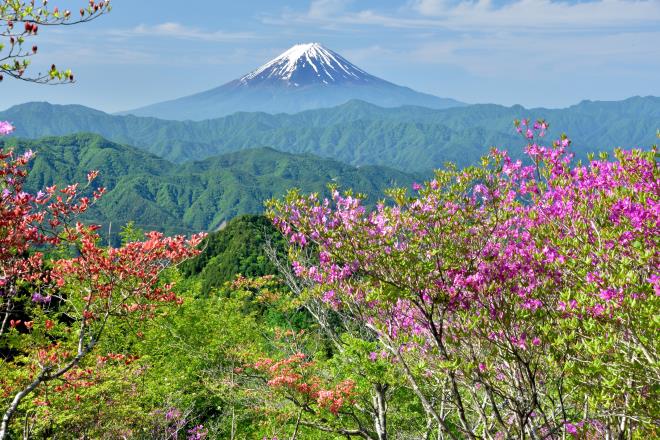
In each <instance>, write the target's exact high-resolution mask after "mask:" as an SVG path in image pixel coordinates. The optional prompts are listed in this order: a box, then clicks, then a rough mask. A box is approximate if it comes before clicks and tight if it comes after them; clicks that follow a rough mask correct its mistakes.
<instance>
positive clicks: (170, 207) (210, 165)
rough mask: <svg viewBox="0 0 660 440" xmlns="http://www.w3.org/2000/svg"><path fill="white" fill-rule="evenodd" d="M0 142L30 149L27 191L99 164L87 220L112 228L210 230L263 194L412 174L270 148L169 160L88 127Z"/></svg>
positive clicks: (381, 182)
mask: <svg viewBox="0 0 660 440" xmlns="http://www.w3.org/2000/svg"><path fill="white" fill-rule="evenodd" d="M1 146H13V147H15V148H18V149H19V150H25V149H28V148H29V149H32V150H34V151H36V152H37V155H36V158H35V159H34V160H33V161H32V162H31V167H32V172H31V173H30V175H29V180H28V188H29V189H30V190H32V191H37V190H39V189H42V188H43V187H45V186H48V185H52V184H54V183H57V184H63V183H72V182H85V181H86V174H87V172H88V171H90V170H99V172H100V174H99V178H98V180H97V181H95V184H96V185H97V186H105V187H106V188H107V189H108V193H107V194H106V195H105V196H104V197H103V198H102V200H101V202H100V203H99V205H98V206H96V207H95V208H94V209H92V210H91V211H90V213H89V215H88V216H87V220H90V221H94V222H98V223H102V224H108V223H109V222H112V223H113V224H114V225H115V230H118V227H119V226H121V225H123V224H126V223H127V222H129V221H132V220H133V221H135V223H136V224H137V225H138V226H139V227H142V228H144V229H156V230H162V231H165V232H169V233H181V232H185V233H190V232H194V231H201V230H214V229H217V228H218V227H219V226H221V225H222V224H223V223H224V222H225V221H227V220H230V219H231V218H233V217H235V216H237V215H240V214H246V213H253V214H256V213H260V212H262V211H263V209H264V205H263V203H264V201H266V200H268V199H270V198H272V197H277V196H281V195H283V194H284V193H285V192H286V191H288V190H289V189H290V188H293V187H297V188H300V189H301V190H303V191H305V192H320V193H323V192H326V189H327V188H326V185H327V184H328V183H336V184H338V185H340V187H341V188H344V189H348V188H352V189H354V190H356V191H358V192H362V193H365V194H368V195H369V196H370V198H369V200H370V201H371V203H375V202H376V201H377V200H378V199H379V198H382V197H384V195H383V190H384V189H385V188H387V187H390V186H392V185H396V184H398V185H406V186H408V185H410V184H411V183H412V181H413V176H411V175H409V174H405V173H402V172H399V171H395V170H392V169H389V168H384V167H361V168H355V167H353V166H350V165H346V164H343V163H340V162H337V161H334V160H328V159H321V158H319V157H316V156H312V155H309V154H305V155H294V154H290V153H282V152H279V151H275V150H273V149H270V148H260V149H251V150H244V151H238V152H234V153H228V154H225V155H222V156H218V157H212V158H208V159H206V160H204V161H199V162H188V163H186V164H182V165H176V164H173V163H171V162H168V161H166V160H164V159H162V158H159V157H157V156H154V155H152V154H149V153H147V152H145V151H142V150H139V149H136V148H133V147H129V146H126V145H120V144H116V143H114V142H110V141H108V140H105V139H103V138H102V137H100V136H98V135H95V134H77V135H70V136H64V137H47V138H42V139H38V140H34V141H28V140H21V139H4V140H0V147H1Z"/></svg>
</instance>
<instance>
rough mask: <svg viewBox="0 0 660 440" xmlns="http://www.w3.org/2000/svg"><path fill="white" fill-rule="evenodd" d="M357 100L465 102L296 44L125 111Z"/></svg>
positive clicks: (195, 112)
mask: <svg viewBox="0 0 660 440" xmlns="http://www.w3.org/2000/svg"><path fill="white" fill-rule="evenodd" d="M353 99H359V100H362V101H366V102H369V103H372V104H376V105H378V106H381V107H399V106H402V105H417V106H422V107H430V108H435V109H444V108H449V107H457V106H461V105H464V104H462V103H460V102H458V101H455V100H453V99H448V98H439V97H437V96H433V95H428V94H425V93H420V92H416V91H414V90H412V89H410V88H408V87H402V86H398V85H396V84H393V83H391V82H388V81H385V80H383V79H380V78H377V77H375V76H373V75H370V74H369V73H367V72H365V71H364V70H362V69H360V68H359V67H357V66H355V65H354V64H352V63H350V62H349V61H348V60H346V59H345V58H344V57H342V56H341V55H339V54H338V53H336V52H333V51H332V50H330V49H327V48H325V47H323V46H322V45H320V44H318V43H308V44H297V45H295V46H293V47H291V48H290V49H289V50H287V51H286V52H284V53H282V54H281V55H280V56H278V57H277V58H275V59H273V60H271V61H269V62H267V63H266V64H264V65H263V66H261V67H259V68H258V69H256V70H254V71H252V72H250V73H248V74H247V75H244V76H243V77H241V78H239V79H236V80H234V81H231V82H229V83H227V84H225V85H222V86H220V87H217V88H215V89H211V90H208V91H205V92H201V93H197V94H194V95H190V96H186V97H183V98H179V99H175V100H172V101H165V102H161V103H157V104H153V105H149V106H147V107H142V108H139V109H136V110H132V111H128V112H125V114H133V115H136V116H153V117H157V118H161V119H175V120H186V119H190V120H203V119H213V118H217V117H221V116H225V115H228V114H231V113H235V112H240V111H243V112H257V111H260V112H266V113H296V112H300V111H303V110H310V109H317V108H325V107H334V106H337V105H340V104H343V103H345V102H348V101H350V100H353Z"/></svg>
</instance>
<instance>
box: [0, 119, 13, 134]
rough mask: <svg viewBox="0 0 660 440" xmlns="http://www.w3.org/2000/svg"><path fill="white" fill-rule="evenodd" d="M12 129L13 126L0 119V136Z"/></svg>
mask: <svg viewBox="0 0 660 440" xmlns="http://www.w3.org/2000/svg"><path fill="white" fill-rule="evenodd" d="M13 131H14V126H13V125H11V124H10V123H9V122H7V121H0V136H6V135H8V134H10V133H11V132H13Z"/></svg>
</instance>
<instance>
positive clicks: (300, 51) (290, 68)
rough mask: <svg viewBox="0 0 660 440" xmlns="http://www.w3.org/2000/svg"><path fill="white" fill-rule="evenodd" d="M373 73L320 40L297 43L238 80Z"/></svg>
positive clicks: (358, 79) (350, 77)
mask: <svg viewBox="0 0 660 440" xmlns="http://www.w3.org/2000/svg"><path fill="white" fill-rule="evenodd" d="M374 80H376V78H375V77H373V76H371V75H369V74H368V73H367V72H365V71H364V70H362V69H360V68H359V67H357V66H355V65H353V64H351V63H350V62H349V61H347V60H346V59H345V58H343V57H342V56H341V55H339V54H337V53H336V52H333V51H331V50H330V49H327V48H325V47H323V46H322V45H321V44H319V43H306V44H296V45H295V46H293V47H291V48H290V49H288V50H287V51H285V52H283V53H282V54H281V55H279V56H278V57H276V58H274V59H272V60H271V61H269V62H267V63H266V64H264V65H263V66H261V67H259V68H258V69H256V70H254V71H252V72H250V73H249V74H247V75H245V76H244V77H242V78H241V79H240V80H239V81H240V83H241V84H244V85H249V84H251V83H261V82H271V83H272V82H280V81H282V82H285V83H286V85H289V86H294V87H299V86H304V85H309V84H315V83H316V84H326V85H330V84H338V83H365V82H373V81H374Z"/></svg>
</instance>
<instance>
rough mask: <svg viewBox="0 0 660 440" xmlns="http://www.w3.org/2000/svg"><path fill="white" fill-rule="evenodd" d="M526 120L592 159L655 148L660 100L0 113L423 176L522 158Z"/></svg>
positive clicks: (62, 130)
mask: <svg viewBox="0 0 660 440" xmlns="http://www.w3.org/2000/svg"><path fill="white" fill-rule="evenodd" d="M522 117H530V118H533V119H534V118H546V119H547V120H548V121H549V122H550V124H551V130H550V132H549V134H548V137H549V138H552V137H553V136H558V135H560V134H561V133H562V132H566V133H567V134H568V135H569V136H570V137H571V138H572V139H573V141H574V142H573V147H574V150H575V151H576V152H577V153H578V156H579V157H585V156H586V153H587V152H595V151H603V150H612V149H613V148H614V147H619V146H621V147H638V146H641V147H648V146H650V145H651V144H653V143H654V142H656V141H657V139H656V138H655V131H656V129H657V128H659V125H660V98H657V97H634V98H629V99H626V100H623V101H612V102H607V101H595V102H592V101H583V102H581V103H580V104H577V105H574V106H571V107H568V108H565V109H543V108H537V109H526V108H524V107H521V106H513V107H504V106H499V105H494V104H483V105H481V104H480V105H470V106H464V107H456V108H450V109H444V110H434V109H429V108H423V107H412V106H407V107H399V108H382V107H378V106H375V105H372V104H368V103H365V102H362V101H350V102H348V103H346V104H343V105H341V106H338V107H334V108H330V109H319V110H310V111H305V112H301V113H297V114H294V115H287V114H279V115H269V114H265V113H237V114H234V115H231V116H227V117H223V118H219V119H214V120H207V121H200V122H191V121H187V122H180V121H165V120H160V119H155V118H149V117H136V116H116V115H109V114H107V113H103V112H100V111H97V110H93V109H90V108H87V107H83V106H78V105H66V106H61V105H51V104H48V103H27V104H22V105H18V106H14V107H12V108H10V109H8V110H6V111H4V112H0V120H9V121H11V122H13V123H14V125H16V127H17V130H16V133H15V134H16V136H19V137H27V138H39V137H42V136H48V135H67V134H71V133H77V132H93V133H98V134H100V135H102V136H103V137H105V138H107V139H110V140H112V141H114V142H119V143H125V144H129V145H134V146H136V147H139V148H141V149H143V150H146V151H148V152H150V153H152V154H154V155H156V156H160V157H163V158H165V159H168V160H171V161H174V162H184V161H190V160H202V159H205V158H208V157H212V156H217V155H219V154H225V153H228V152H232V151H238V150H243V149H249V148H258V147H271V148H275V149H277V150H280V151H284V152H290V153H311V154H314V155H317V156H321V157H327V158H332V159H335V160H339V161H342V162H346V163H348V164H351V165H354V166H364V165H382V166H388V167H391V168H396V169H401V170H404V171H408V172H425V173H426V172H429V171H430V170H431V169H433V168H437V167H440V166H442V165H443V164H444V163H445V162H447V161H452V162H455V163H457V164H458V165H459V166H465V165H471V164H474V163H476V162H477V161H478V160H479V157H480V156H482V155H484V154H486V153H487V152H488V150H489V148H490V147H491V146H498V147H500V148H506V149H508V150H509V151H510V152H511V153H512V154H513V155H514V156H515V155H519V154H520V152H521V146H522V144H523V140H522V139H520V138H519V137H518V136H516V135H515V132H514V131H513V127H512V121H513V119H515V118H522ZM273 154H274V153H273ZM295 184H296V182H295V181H292V185H295Z"/></svg>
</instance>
